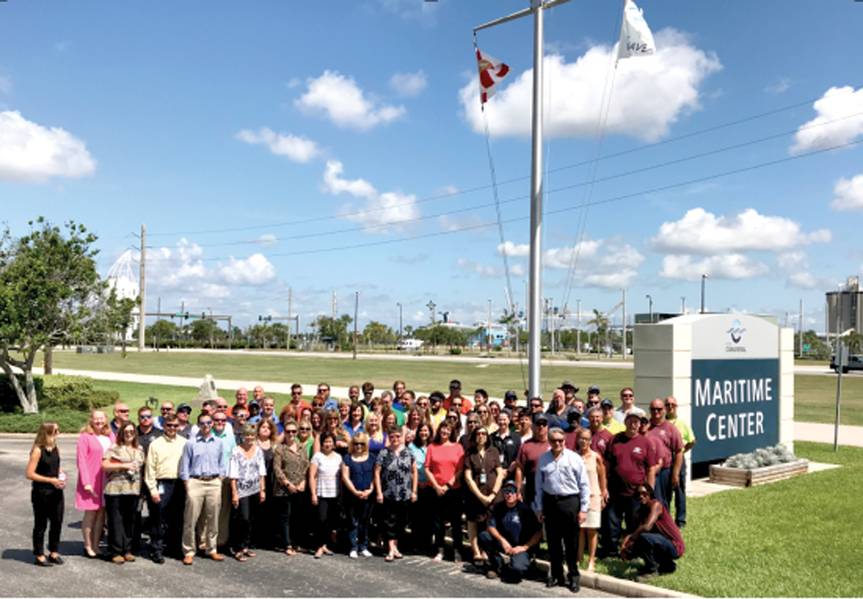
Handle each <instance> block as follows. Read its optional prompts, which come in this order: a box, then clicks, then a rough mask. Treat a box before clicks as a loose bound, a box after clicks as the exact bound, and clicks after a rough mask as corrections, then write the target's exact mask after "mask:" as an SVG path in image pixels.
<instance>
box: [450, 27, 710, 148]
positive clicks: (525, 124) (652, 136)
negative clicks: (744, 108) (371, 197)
mask: <svg viewBox="0 0 863 599" xmlns="http://www.w3.org/2000/svg"><path fill="white" fill-rule="evenodd" d="M656 46H657V51H656V54H654V55H651V56H642V57H637V58H630V59H626V60H622V61H620V63H619V65H618V67H617V72H616V76H615V87H614V91H613V95H612V101H611V103H610V106H609V109H608V119H607V121H606V132H607V133H615V134H624V135H630V136H633V137H637V138H639V139H642V140H645V141H655V140H657V139H660V138H661V137H663V136H665V135H666V134H667V133H668V131H669V129H670V127H671V126H672V125H673V124H674V123H675V122H676V121H677V120H678V119H679V118H680V117H681V116H682V115H683V114H685V113H687V112H692V111H695V110H698V109H699V108H700V102H699V94H700V89H699V88H700V86H701V84H702V83H703V81H704V79H705V78H706V77H708V76H709V75H711V74H712V73H715V72H717V71H719V70H720V69H721V68H722V65H721V63H720V62H719V59H718V58H717V57H716V55H715V54H713V53H708V52H705V51H703V50H700V49H698V48H696V47H694V46H693V45H692V44H691V43H690V41H689V39H688V38H687V36H686V35H684V34H682V33H680V32H678V31H676V30H674V29H670V28H667V29H663V30H662V31H659V32H658V33H657V34H656ZM615 48H616V46H607V45H595V46H593V47H591V48H589V49H588V50H587V52H585V53H584V54H583V55H582V56H580V57H578V58H577V59H576V60H575V62H567V61H566V58H565V57H564V56H562V55H560V54H551V55H549V56H546V58H545V64H544V75H545V78H546V80H547V81H549V83H548V85H547V87H548V88H550V89H551V90H552V93H551V94H549V95H550V99H549V101H548V106H547V108H546V112H545V118H546V125H545V127H546V128H545V131H546V135H548V136H551V137H590V136H593V135H595V134H596V128H597V120H598V117H599V114H600V107H601V104H602V96H603V88H604V86H605V82H606V74H607V72H608V69H609V68H612V63H611V57H612V55H613V53H614V52H615ZM501 58H502V57H501ZM532 78H533V70H532V69H529V70H527V71H525V72H523V73H521V74H520V75H518V76H516V77H513V79H512V82H511V83H509V84H508V85H504V86H503V88H502V89H500V90H498V93H497V94H496V95H495V96H494V97H493V98H492V99H491V100H490V101H489V103H488V104H487V107H486V110H485V114H486V117H487V118H488V121H489V129H490V131H491V134H492V135H494V136H528V135H529V134H530V115H531V110H530V107H531V98H532V93H531V90H532ZM478 95H479V92H478V85H477V82H476V80H475V79H471V81H470V82H469V83H467V84H466V85H465V86H464V87H462V89H461V90H460V92H459V97H460V99H461V105H462V111H463V115H464V117H465V119H466V120H467V122H468V124H469V125H470V126H471V127H472V128H473V130H474V131H476V132H482V131H483V130H484V125H483V117H482V113H481V111H480V104H479V99H478Z"/></svg>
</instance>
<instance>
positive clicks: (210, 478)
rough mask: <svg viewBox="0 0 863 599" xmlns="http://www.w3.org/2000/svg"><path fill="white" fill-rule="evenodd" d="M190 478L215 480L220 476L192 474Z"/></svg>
mask: <svg viewBox="0 0 863 599" xmlns="http://www.w3.org/2000/svg"><path fill="white" fill-rule="evenodd" d="M190 478H194V479H195V480H204V481H207V480H213V479H216V478H219V477H218V476H191V477H190Z"/></svg>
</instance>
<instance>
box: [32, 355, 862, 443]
mask: <svg viewBox="0 0 863 599" xmlns="http://www.w3.org/2000/svg"><path fill="white" fill-rule="evenodd" d="M33 372H34V374H42V369H41V368H34V369H33ZM54 372H55V373H56V374H68V375H74V376H88V377H90V378H93V379H96V380H100V381H124V382H131V383H145V384H150V385H174V386H177V387H192V388H195V389H197V388H198V387H200V386H201V383H202V382H203V380H204V379H203V377H202V378H195V377H185V376H162V375H158V374H131V373H128V372H105V371H99V370H73V369H69V368H55V369H54ZM215 381H216V388H217V389H219V393H220V394H221V395H222V397H224V398H226V399H228V400H230V399H231V398H232V397H233V395H234V391H235V390H236V389H237V388H239V387H246V388H247V389H249V390H250V391H251V389H252V388H253V387H254V386H255V385H261V386H263V387H264V390H265V391H269V392H271V393H285V394H290V392H291V383H277V382H267V381H253V380H246V381H242V380H235V379H218V378H217V379H215ZM301 384H302V386H303V394H304V395H312V394H314V390H315V389H316V388H317V384H310V383H301ZM330 392H331V393H332V395H333V396H335V397H347V396H348V388H347V387H331V388H330ZM426 393H428V392H427V391H420V390H417V394H426ZM492 399H500V398H492ZM794 439H795V440H796V441H815V442H817V443H833V425H832V424H820V423H814V422H795V423H794ZM839 444H840V445H853V446H855V447H863V426H850V425H844V424H843V425H842V426H840V427H839Z"/></svg>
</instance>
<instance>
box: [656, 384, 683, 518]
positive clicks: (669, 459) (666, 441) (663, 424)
mask: <svg viewBox="0 0 863 599" xmlns="http://www.w3.org/2000/svg"><path fill="white" fill-rule="evenodd" d="M647 434H648V435H650V436H651V437H652V438H653V439H654V440H655V441H656V442H657V443H656V448H657V452H658V458H659V460H660V461H661V462H662V465H661V466H660V470H659V473H658V474H657V476H656V488H655V493H656V498H657V499H658V500H659V501H661V502H662V505H664V506H665V507H666V508H668V506H669V502H670V501H671V498H672V497H673V493H674V489H675V487H677V485H679V484H680V467H681V465H682V464H683V437H682V436H681V435H680V431H679V430H677V427H676V426H674V424H672V423H671V422H668V421H667V420H666V419H665V402H664V401H663V400H661V399H654V400H653V401H652V402H650V431H649V432H648V433H647Z"/></svg>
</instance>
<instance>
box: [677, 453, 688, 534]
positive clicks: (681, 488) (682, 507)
mask: <svg viewBox="0 0 863 599" xmlns="http://www.w3.org/2000/svg"><path fill="white" fill-rule="evenodd" d="M674 523H675V524H677V527H678V528H683V527H684V526H686V459H684V460H683V465H682V466H681V467H680V484H679V485H677V488H676V489H674Z"/></svg>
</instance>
